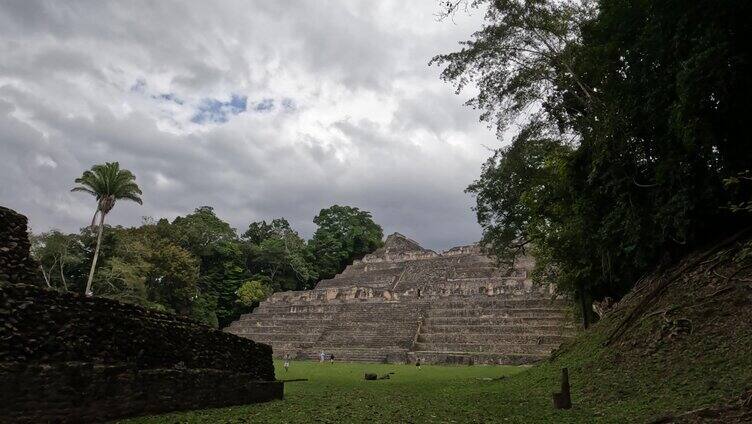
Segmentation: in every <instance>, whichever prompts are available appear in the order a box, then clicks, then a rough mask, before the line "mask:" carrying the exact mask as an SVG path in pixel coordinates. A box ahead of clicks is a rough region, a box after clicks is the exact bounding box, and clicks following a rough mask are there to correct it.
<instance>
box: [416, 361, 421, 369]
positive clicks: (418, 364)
mask: <svg viewBox="0 0 752 424" xmlns="http://www.w3.org/2000/svg"><path fill="white" fill-rule="evenodd" d="M415 366H416V367H418V369H420V359H418V360H417V361H415Z"/></svg>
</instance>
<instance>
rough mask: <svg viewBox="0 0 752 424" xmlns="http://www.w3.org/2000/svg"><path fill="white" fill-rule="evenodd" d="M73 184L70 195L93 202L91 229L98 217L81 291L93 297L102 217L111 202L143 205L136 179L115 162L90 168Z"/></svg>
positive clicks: (102, 228)
mask: <svg viewBox="0 0 752 424" xmlns="http://www.w3.org/2000/svg"><path fill="white" fill-rule="evenodd" d="M75 181H76V184H78V186H76V187H73V188H72V189H71V191H73V192H76V191H80V192H83V193H88V194H91V195H92V196H94V197H95V198H96V199H97V209H96V212H94V216H93V217H92V219H91V226H92V227H94V225H95V222H96V218H97V214H99V224H98V227H99V228H98V232H97V244H96V247H95V249H94V255H93V257H92V261H91V269H90V270H89V278H88V280H87V281H86V288H85V290H84V293H85V294H86V295H87V296H90V295H92V294H93V291H92V283H93V280H94V271H95V270H96V267H97V259H98V258H99V249H100V247H101V245H102V234H103V232H104V219H105V216H107V214H108V213H109V212H110V211H111V210H112V208H113V207H115V202H116V201H118V200H121V199H125V200H131V201H134V202H136V203H138V204H139V205H140V204H142V203H143V202H142V201H141V197H140V196H141V189H140V188H139V187H138V184H136V176H135V175H133V173H131V171H129V170H127V169H120V164H119V163H118V162H107V163H105V164H104V165H101V164H100V165H94V166H92V167H91V170H89V171H84V173H83V175H81V177H79V178H76V180H75Z"/></svg>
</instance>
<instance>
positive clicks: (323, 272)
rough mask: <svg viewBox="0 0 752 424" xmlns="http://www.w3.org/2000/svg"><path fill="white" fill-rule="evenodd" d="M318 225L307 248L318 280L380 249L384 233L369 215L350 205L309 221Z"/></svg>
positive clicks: (322, 213) (333, 208)
mask: <svg viewBox="0 0 752 424" xmlns="http://www.w3.org/2000/svg"><path fill="white" fill-rule="evenodd" d="M313 222H314V224H316V225H317V226H318V228H317V229H316V232H315V233H314V234H313V237H312V238H311V241H310V243H309V247H310V249H311V252H312V253H313V256H314V258H315V262H316V266H317V269H318V275H319V277H320V278H322V279H325V278H332V277H334V276H335V275H336V274H337V273H339V272H341V271H342V270H343V269H345V267H346V266H347V264H349V263H352V261H353V260H355V259H360V258H362V257H363V256H365V255H366V254H368V253H370V252H373V251H374V250H376V249H378V248H379V247H381V246H382V244H383V242H382V240H381V239H382V238H383V237H384V232H383V231H382V229H381V226H379V225H378V224H376V223H375V222H373V219H371V213H370V212H366V211H361V210H360V209H358V208H354V207H351V206H339V205H334V206H331V207H329V208H327V209H322V210H321V212H319V214H318V215H317V216H316V217H315V218H314V219H313Z"/></svg>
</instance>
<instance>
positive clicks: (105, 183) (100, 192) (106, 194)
mask: <svg viewBox="0 0 752 424" xmlns="http://www.w3.org/2000/svg"><path fill="white" fill-rule="evenodd" d="M76 184H79V185H78V186H76V187H74V188H73V189H71V191H74V192H75V191H80V192H83V193H89V194H91V195H92V196H94V197H95V198H96V199H97V204H98V210H99V211H101V212H103V213H105V214H107V213H108V212H110V210H111V209H112V207H113V206H115V201H116V200H120V199H125V200H131V201H134V202H136V203H138V204H139V205H140V204H142V203H143V202H142V201H141V197H140V195H141V189H140V188H139V187H138V184H136V177H135V176H134V175H133V173H132V172H131V171H129V170H127V169H120V164H119V163H118V162H107V163H105V164H103V165H102V164H99V165H94V166H92V167H91V170H89V171H84V173H83V175H81V176H80V177H79V178H76Z"/></svg>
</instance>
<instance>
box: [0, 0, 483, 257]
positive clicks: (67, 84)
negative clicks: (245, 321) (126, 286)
mask: <svg viewBox="0 0 752 424" xmlns="http://www.w3.org/2000/svg"><path fill="white" fill-rule="evenodd" d="M438 8H439V3H438V2H434V1H433V0H425V1H419V2H418V1H416V2H399V1H379V2H372V1H356V2H353V1H347V0H342V1H340V2H337V1H326V2H284V1H280V2H276V1H275V2H266V1H258V2H245V1H222V2H218V3H216V2H172V1H165V2H125V3H114V2H100V1H74V2H54V1H24V2H6V3H4V4H3V5H2V6H0V56H1V57H3V60H2V61H0V134H2V138H0V158H1V159H0V161H2V163H0V178H1V179H2V180H3V181H11V182H12V184H3V185H0V203H2V204H4V205H7V206H9V207H11V208H14V209H17V210H19V211H21V212H22V213H25V214H27V215H28V216H29V217H30V220H31V223H32V225H33V227H34V229H35V230H45V229H47V228H50V227H56V228H62V229H66V230H76V229H77V228H79V227H81V226H83V225H85V224H86V223H87V222H88V221H89V220H90V218H91V216H90V215H91V212H92V210H93V201H92V199H90V198H87V197H85V196H82V195H80V194H73V193H70V192H69V189H70V187H71V186H72V185H73V179H74V178H76V177H78V176H79V175H80V174H81V172H82V171H83V170H84V169H87V168H89V167H90V166H91V165H92V164H95V163H101V162H104V161H113V160H117V161H120V163H121V165H122V166H124V167H126V168H128V169H130V170H132V171H133V172H134V173H135V174H136V175H137V178H138V182H139V183H140V184H141V185H142V189H143V191H144V196H143V197H144V205H143V206H141V207H140V206H138V205H135V204H128V203H123V204H119V205H118V206H117V207H116V208H115V212H114V215H113V217H112V222H113V223H120V224H124V225H129V224H137V223H138V222H140V217H141V216H143V215H151V216H156V217H162V216H166V217H168V218H172V217H174V216H175V215H177V214H185V213H189V212H190V211H192V210H193V209H194V208H195V207H198V206H200V205H211V206H214V207H215V209H216V211H217V213H218V214H219V215H220V216H221V217H223V218H224V219H226V220H228V221H229V222H231V224H232V225H233V226H235V227H237V228H238V229H241V230H243V229H245V227H246V226H247V225H248V223H249V222H250V221H253V220H258V219H267V220H268V219H271V218H274V217H278V216H285V217H287V218H288V219H289V220H290V221H291V223H292V224H293V225H294V226H295V227H296V228H298V229H300V230H301V232H302V233H303V234H305V235H310V234H311V232H312V231H313V229H314V226H313V223H312V222H311V220H312V218H313V216H314V215H315V214H316V213H317V212H318V211H319V210H320V209H321V208H324V207H327V206H330V205H331V204H334V203H339V204H348V205H354V206H358V207H361V208H363V209H366V210H369V211H371V212H372V213H373V215H374V217H375V219H376V221H377V222H379V223H381V224H382V226H383V227H384V229H385V231H386V232H391V231H400V232H402V233H405V234H410V235H411V236H412V237H413V238H415V239H417V240H420V241H422V242H423V243H424V244H425V245H426V246H428V247H432V248H445V247H449V246H451V245H455V244H461V243H467V242H471V241H474V240H477V238H478V237H479V234H480V231H479V228H478V226H477V224H476V223H475V219H474V214H473V212H472V211H471V210H470V207H471V205H472V199H471V198H470V197H469V196H468V195H466V194H465V193H463V190H464V188H465V187H466V186H467V185H468V184H469V183H470V182H471V181H472V180H473V179H474V178H475V177H476V176H477V174H478V172H479V169H480V165H481V163H482V161H483V160H484V159H485V157H486V156H487V155H488V152H487V150H486V148H485V147H484V145H494V144H496V143H497V142H496V140H495V139H494V135H493V134H492V133H491V132H490V131H489V130H488V129H487V128H486V127H485V125H483V124H481V123H479V122H478V119H477V114H476V113H475V112H474V111H472V110H469V109H467V108H466V107H464V106H462V103H463V101H464V99H463V98H461V97H458V96H455V95H454V94H453V91H452V87H450V86H448V85H446V84H444V83H442V82H441V81H439V79H438V72H439V71H438V69H436V68H429V67H428V66H427V63H428V61H429V60H430V58H431V57H432V56H433V55H435V54H438V53H442V52H446V51H450V50H452V49H454V48H456V46H457V45H456V42H457V41H460V40H464V39H466V38H467V37H468V36H469V35H470V33H471V32H472V31H474V30H476V29H477V28H478V27H479V25H480V19H479V18H480V14H477V16H473V17H458V19H457V22H456V23H455V22H452V21H446V22H437V21H436V19H435V15H434V14H435V12H437V10H438ZM241 100H242V101H241ZM241 105H242V107H241Z"/></svg>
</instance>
